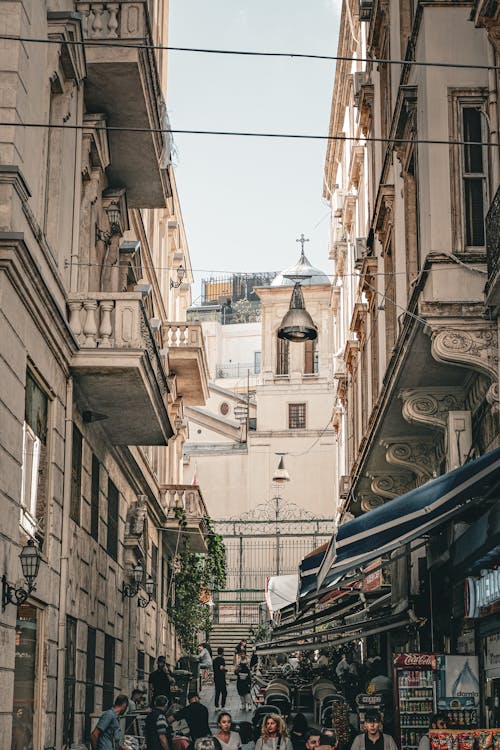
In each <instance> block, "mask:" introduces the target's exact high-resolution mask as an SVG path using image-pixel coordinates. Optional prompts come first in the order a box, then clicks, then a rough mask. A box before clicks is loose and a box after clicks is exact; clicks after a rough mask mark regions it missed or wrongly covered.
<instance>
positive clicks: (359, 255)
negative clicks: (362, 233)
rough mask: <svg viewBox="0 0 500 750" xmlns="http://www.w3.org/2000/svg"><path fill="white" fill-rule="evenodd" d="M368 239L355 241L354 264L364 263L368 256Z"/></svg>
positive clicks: (359, 238) (360, 238)
mask: <svg viewBox="0 0 500 750" xmlns="http://www.w3.org/2000/svg"><path fill="white" fill-rule="evenodd" d="M367 250H368V248H367V245H366V237H356V239H355V240H354V263H362V261H363V259H364V258H366V256H367Z"/></svg>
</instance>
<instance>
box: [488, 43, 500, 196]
mask: <svg viewBox="0 0 500 750" xmlns="http://www.w3.org/2000/svg"><path fill="white" fill-rule="evenodd" d="M496 57H497V56H496V53H495V48H494V47H493V45H492V44H491V42H488V65H489V66H490V69H489V70H488V116H489V129H490V137H489V139H488V140H489V144H490V154H491V159H490V164H491V185H490V200H493V197H494V195H495V192H496V190H497V188H498V185H499V182H500V167H499V164H498V112H497V101H498V91H497V71H496V70H492V69H491V67H492V66H495V65H496Z"/></svg>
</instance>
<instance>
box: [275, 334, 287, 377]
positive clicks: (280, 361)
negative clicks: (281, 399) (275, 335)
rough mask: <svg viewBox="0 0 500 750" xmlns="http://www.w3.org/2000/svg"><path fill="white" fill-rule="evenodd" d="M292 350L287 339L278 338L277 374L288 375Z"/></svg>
mask: <svg viewBox="0 0 500 750" xmlns="http://www.w3.org/2000/svg"><path fill="white" fill-rule="evenodd" d="M289 352H290V342H289V341H287V340H286V339H277V347H276V354H277V357H276V374H277V375H288V361H289Z"/></svg>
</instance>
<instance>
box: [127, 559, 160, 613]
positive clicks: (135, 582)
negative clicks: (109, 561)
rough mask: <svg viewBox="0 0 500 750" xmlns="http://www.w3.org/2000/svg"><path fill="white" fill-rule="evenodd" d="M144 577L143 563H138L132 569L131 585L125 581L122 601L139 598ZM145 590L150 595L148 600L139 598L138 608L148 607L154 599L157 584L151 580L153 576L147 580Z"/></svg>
mask: <svg viewBox="0 0 500 750" xmlns="http://www.w3.org/2000/svg"><path fill="white" fill-rule="evenodd" d="M143 576H144V568H143V567H142V565H141V563H137V565H134V567H133V568H132V580H131V581H130V583H125V581H123V584H122V592H121V593H122V599H126V598H129V599H132V598H133V597H134V596H137V595H138V593H139V588H140V586H141V582H142V579H143ZM144 588H145V589H146V594H147V595H148V598H147V599H144V597H142V596H138V597H137V606H138V607H142V608H143V609H144V607H147V606H148V604H149V602H150V601H151V599H152V598H153V594H154V590H155V582H154V581H153V579H152V578H151V576H148V577H147V578H146V583H145V584H144Z"/></svg>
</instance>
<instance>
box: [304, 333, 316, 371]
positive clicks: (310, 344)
mask: <svg viewBox="0 0 500 750" xmlns="http://www.w3.org/2000/svg"><path fill="white" fill-rule="evenodd" d="M317 343H318V340H317V339H315V340H314V341H310V340H309V339H308V340H307V341H306V342H305V343H304V375H315V374H316V373H317V372H318V346H317Z"/></svg>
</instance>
